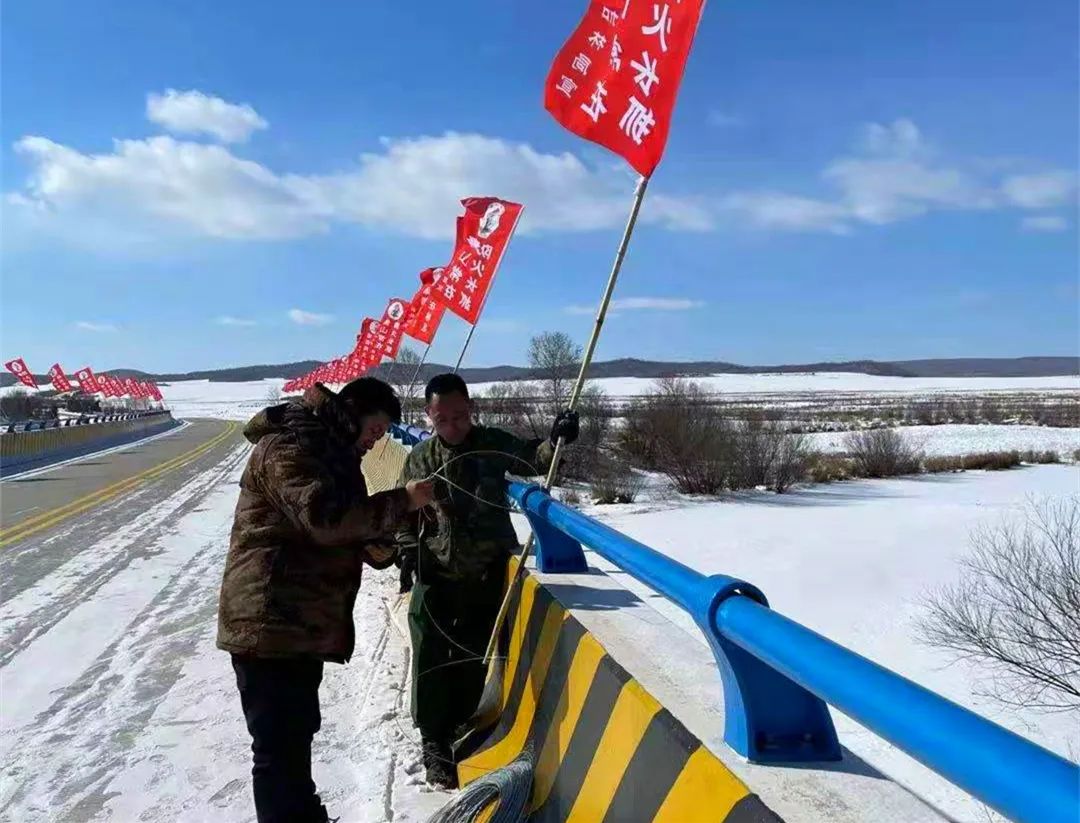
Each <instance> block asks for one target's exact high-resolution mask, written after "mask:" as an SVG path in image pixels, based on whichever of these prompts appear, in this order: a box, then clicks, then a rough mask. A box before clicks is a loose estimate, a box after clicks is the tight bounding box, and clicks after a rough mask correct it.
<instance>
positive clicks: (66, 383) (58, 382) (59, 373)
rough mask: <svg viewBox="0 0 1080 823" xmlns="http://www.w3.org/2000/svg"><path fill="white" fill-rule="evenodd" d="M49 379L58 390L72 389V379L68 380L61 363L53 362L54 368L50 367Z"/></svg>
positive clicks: (66, 390)
mask: <svg viewBox="0 0 1080 823" xmlns="http://www.w3.org/2000/svg"><path fill="white" fill-rule="evenodd" d="M49 379H50V380H51V381H52V384H53V388H54V389H56V390H57V391H58V392H68V391H71V381H70V380H68V378H67V375H66V374H64V370H63V368H61V366H60V364H59V363H53V364H52V368H50V369H49Z"/></svg>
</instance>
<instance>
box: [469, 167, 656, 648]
mask: <svg viewBox="0 0 1080 823" xmlns="http://www.w3.org/2000/svg"><path fill="white" fill-rule="evenodd" d="M648 185H649V178H648V177H645V176H644V175H642V176H641V177H639V178H638V183H637V188H636V189H634V203H633V205H632V206H631V207H630V216H629V217H628V218H627V220H626V228H625V229H624V230H623V236H622V240H620V241H619V248H618V250H617V251H616V252H615V262H614V263H613V264H612V266H611V274H610V275H608V281H607V285H606V286H605V287H604V294H603V296H602V297H601V298H600V308H599V309H598V310H597V312H596V323H595V324H594V325H593V330H592V335H590V337H589V344H588V345H587V346H586V347H585V356H584V357H583V358H582V360H581V370H580V371H579V372H578V376H577V381H576V382H575V383H574V390H573V392H572V393H571V394H570V404H569V408H570V409H574V408H575V407H576V406H577V404H578V400H580V399H581V392H582V390H583V389H584V388H585V378H586V376H587V374H588V371H589V365H590V364H591V363H592V358H593V354H594V353H595V352H596V344H597V343H598V342H599V340H600V331H601V329H603V327H604V319H605V318H606V317H607V311H608V306H610V305H611V295H612V294H614V293H615V283H616V281H618V279H619V269H621V268H622V263H623V258H624V257H626V248H627V246H629V245H630V236H631V235H632V234H633V233H634V224H635V223H637V218H638V212H640V211H641V201H642V200H644V199H645V189H646V188H647V187H648ZM562 448H563V439H562V438H561V437H560V438H559V439H558V440H557V441H556V443H555V453H554V454H553V455H552V457H551V466H550V467H549V468H548V473H547V478H546V479H545V480H544V490H545V491H546V490H548V489H550V488H551V487H552V485H553V484H554V483H555V477H556V475H557V474H558V473H559V455H560V454H561V453H562ZM532 548H533V535H529V539H528V540H526V541H525V548H524V549H522V550H521V557H520V559H519V562H518V566H517V569H516V570H515V572H514V577H513V579H512V580H511V581H510V585H509V586H508V587H507V589H506V596H505V597H503V602H502V605H501V606H499V613H498V615H496V617H495V626H494V627H493V628H492V630H491V637H490V638H489V639H488V645H487V651H486V652H484V663H485V664H487V663H488V661H490V660H491V656H492V655H493V654H494V653H495V647H496V645H497V644H498V638H499V632H500V631H501V630H502V624H503V622H504V621H505V620H506V612H507V609H509V607H510V601H511V600H512V599H513V597H514V589H515V588H516V587H517V585H518V584H519V583H520V582H521V579H522V577H523V576H524V574H525V562H526V561H527V560H528V559H529V555H530V554H532Z"/></svg>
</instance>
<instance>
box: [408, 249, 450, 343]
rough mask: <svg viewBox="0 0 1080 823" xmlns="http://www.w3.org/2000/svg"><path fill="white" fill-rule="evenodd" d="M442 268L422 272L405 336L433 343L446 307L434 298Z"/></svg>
mask: <svg viewBox="0 0 1080 823" xmlns="http://www.w3.org/2000/svg"><path fill="white" fill-rule="evenodd" d="M443 271H444V269H443V268H442V267H441V266H438V267H435V268H431V269H424V270H423V271H422V272H420V288H419V289H417V290H416V294H414V295H413V299H412V304H411V307H410V312H409V319H408V320H407V321H406V323H405V334H407V335H409V337H411V338H413V339H414V340H419V341H420V342H421V343H431V341H432V340H434V339H435V332H436V331H438V330H439V323H441V322H442V318H443V313H444V312H445V311H446V306H445V305H443V304H442V303H440V302H439V301H438V300H436V299H435V297H434V292H435V284H436V283H438V282H439V278H440V277H442V273H443Z"/></svg>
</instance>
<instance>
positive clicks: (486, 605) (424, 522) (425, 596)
mask: <svg viewBox="0 0 1080 823" xmlns="http://www.w3.org/2000/svg"><path fill="white" fill-rule="evenodd" d="M424 398H425V401H426V403H427V414H428V417H429V418H431V422H432V424H433V426H434V428H435V435H434V436H433V437H431V438H430V439H428V440H425V441H423V442H422V443H420V444H419V445H417V446H415V447H414V448H413V450H412V452H411V453H410V454H409V457H408V459H407V460H406V461H405V467H404V470H403V472H402V477H401V483H402V484H406V483H409V482H415V481H417V480H426V479H433V480H434V481H435V503H434V506H433V509H434V511H432V509H427V510H425V511H424V512H423V513H420V514H418V515H413V516H412V517H408V518H406V519H405V521H404V525H403V527H402V528H401V529H399V530H398V533H397V541H398V547H399V550H400V554H399V558H398V562H399V565H400V566H401V582H402V591H408V590H409V589H410V588H411V589H412V600H411V602H410V604H409V633H410V635H411V637H412V648H413V672H412V674H413V677H412V715H413V720H414V721H415V723H416V725H417V727H418V728H419V729H420V734H421V736H422V737H423V741H424V766H425V768H426V769H427V776H428V780H429V781H430V782H432V783H434V784H436V785H439V786H442V787H446V788H453V787H454V786H456V785H457V777H456V774H455V770H454V763H453V753H452V749H451V744H452V742H453V740H454V737H455V735H456V731H457V730H458V728H459V727H460V726H461V725H462V724H463V723H464V722H465V721H467V720H468V719H469V718H470V717H471V716H472V714H473V712H474V711H475V709H476V708H477V705H478V704H479V702H480V696H481V693H482V692H483V688H484V677H485V673H486V672H485V668H484V665H483V660H482V658H483V656H484V651H485V649H486V647H487V642H488V638H489V637H490V636H491V631H492V629H493V628H494V625H495V617H496V615H497V614H498V611H499V605H500V604H501V601H502V596H503V591H504V587H505V583H506V569H507V559H508V558H509V557H510V554H511V553H512V552H513V551H515V550H516V549H517V548H518V540H517V535H516V533H515V532H514V527H513V524H512V523H511V522H510V514H509V510H508V504H507V499H506V474H507V472H509V473H511V474H516V475H523V476H531V475H538V474H544V473H545V472H547V470H548V468H549V467H550V465H551V460H552V457H553V453H554V444H555V442H556V441H557V440H558V438H559V437H562V438H563V440H564V442H567V443H570V442H573V441H574V440H575V439H576V438H577V435H578V419H577V415H576V414H575V413H574V412H572V411H565V412H563V413H561V414H560V415H559V416H558V417H557V418H556V419H555V424H554V426H553V427H552V430H551V437H550V438H549V439H548V440H521V439H520V438H517V437H515V436H514V435H512V434H509V433H508V432H505V431H502V430H501V429H495V428H489V427H487V426H479V425H475V424H474V423H473V420H472V413H473V406H472V401H470V399H469V391H468V388H467V387H466V385H465V381H464V380H462V379H461V378H460V377H458V376H457V375H456V374H443V375H439V376H437V377H435V378H433V379H432V380H431V382H430V383H428V385H427V389H426V390H425V393H424ZM414 580H415V582H414Z"/></svg>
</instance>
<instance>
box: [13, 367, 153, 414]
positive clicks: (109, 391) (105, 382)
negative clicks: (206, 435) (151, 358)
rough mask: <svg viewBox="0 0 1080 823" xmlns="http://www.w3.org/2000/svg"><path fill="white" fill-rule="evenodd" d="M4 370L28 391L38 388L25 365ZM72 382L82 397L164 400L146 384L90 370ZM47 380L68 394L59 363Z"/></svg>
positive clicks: (68, 381) (77, 374)
mask: <svg viewBox="0 0 1080 823" xmlns="http://www.w3.org/2000/svg"><path fill="white" fill-rule="evenodd" d="M4 368H5V369H7V370H8V371H9V372H11V373H12V374H13V375H15V379H16V380H18V381H19V382H20V383H22V384H23V385H24V386H28V387H29V388H31V389H37V388H40V387H39V386H38V382H37V380H36V379H35V377H34V374H33V372H31V371H30V369H29V368H27V365H26V361H25V360H23V359H22V358H21V357H16V358H15V359H14V360H9V361H8V362H7V363H5V364H4ZM74 379H75V382H77V383H78V384H79V389H80V390H81V391H83V392H85V393H86V394H103V395H105V396H106V397H133V398H135V399H136V400H146V399H152V400H156V401H158V402H159V403H160V402H161V401H162V400H163V399H164V397H163V396H162V394H161V390H160V389H158V387H157V384H156V383H153V382H151V381H149V380H135V379H134V378H132V377H125V378H122V379H121V378H119V377H113V376H112V375H111V374H94V370H93V369H91V368H89V367H86V368H82V369H79V370H78V371H77V372H75V376H74ZM49 380H50V382H51V383H52V386H53V388H54V389H56V390H57V391H58V392H69V391H71V390H72V388H73V387H72V385H71V378H69V377H68V376H67V375H66V374H65V373H64V369H63V368H62V367H61V366H60V364H59V363H53V365H52V368H50V369H49Z"/></svg>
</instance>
